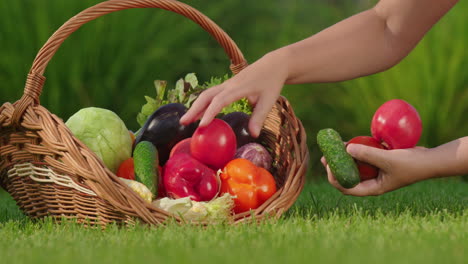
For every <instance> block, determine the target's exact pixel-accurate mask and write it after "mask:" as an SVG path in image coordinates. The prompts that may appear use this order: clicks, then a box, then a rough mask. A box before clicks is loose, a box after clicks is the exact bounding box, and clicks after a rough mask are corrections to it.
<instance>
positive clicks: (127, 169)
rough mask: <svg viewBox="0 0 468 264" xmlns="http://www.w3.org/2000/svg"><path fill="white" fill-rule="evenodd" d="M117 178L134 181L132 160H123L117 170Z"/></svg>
mask: <svg viewBox="0 0 468 264" xmlns="http://www.w3.org/2000/svg"><path fill="white" fill-rule="evenodd" d="M116 175H117V176H118V177H121V178H124V179H129V180H135V164H134V163H133V158H128V159H126V160H124V161H123V162H122V163H121V164H120V166H119V169H118V170H117V174H116Z"/></svg>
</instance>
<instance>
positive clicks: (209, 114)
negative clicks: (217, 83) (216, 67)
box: [199, 88, 243, 127]
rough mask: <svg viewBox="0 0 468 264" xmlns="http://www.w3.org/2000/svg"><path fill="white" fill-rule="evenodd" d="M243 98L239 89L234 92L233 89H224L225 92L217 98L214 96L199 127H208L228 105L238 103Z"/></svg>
mask: <svg viewBox="0 0 468 264" xmlns="http://www.w3.org/2000/svg"><path fill="white" fill-rule="evenodd" d="M242 97H243V96H242V91H241V90H239V89H237V90H234V91H233V89H227V88H224V90H223V91H222V92H220V93H218V94H217V95H216V96H214V97H213V99H212V100H211V102H210V103H209V105H208V107H207V108H206V110H205V113H204V114H203V117H202V119H201V121H200V124H199V126H202V127H203V126H206V125H208V124H209V123H210V122H211V121H212V120H213V118H215V116H216V115H217V114H218V113H219V112H221V110H222V109H223V108H224V107H225V106H226V105H229V104H230V103H232V102H234V101H237V100H239V99H241V98H242Z"/></svg>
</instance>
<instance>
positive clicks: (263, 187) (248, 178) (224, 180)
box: [221, 158, 276, 213]
mask: <svg viewBox="0 0 468 264" xmlns="http://www.w3.org/2000/svg"><path fill="white" fill-rule="evenodd" d="M275 192H276V183H275V179H274V178H273V176H272V175H271V174H270V173H269V172H268V171H267V170H265V169H264V168H261V167H257V166H255V165H254V164H253V163H252V162H250V161H249V160H246V159H242V158H239V159H234V160H231V161H230V162H229V163H228V164H226V166H225V167H224V170H223V172H222V173H221V193H230V194H231V195H233V196H235V197H236V198H234V203H235V207H234V212H235V213H242V212H246V211H248V210H250V209H256V208H258V207H259V206H260V205H262V204H263V203H264V202H265V201H266V200H268V199H269V198H270V197H271V196H273V194H274V193H275Z"/></svg>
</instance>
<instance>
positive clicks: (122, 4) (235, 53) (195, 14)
mask: <svg viewBox="0 0 468 264" xmlns="http://www.w3.org/2000/svg"><path fill="white" fill-rule="evenodd" d="M130 8H161V9H165V10H168V11H172V12H175V13H178V14H180V15H183V16H185V17H187V18H189V19H191V20H193V21H194V22H195V23H197V24H199V25H200V26H201V27H202V28H203V29H205V30H206V31H207V32H208V33H210V35H212V36H213V37H214V38H215V39H216V41H218V43H219V44H220V45H221V46H222V47H223V48H224V51H225V52H226V54H227V55H228V56H229V58H230V59H231V65H230V68H231V71H232V72H233V73H234V74H236V73H238V72H240V71H241V70H242V69H244V68H245V67H246V66H247V62H246V60H245V59H244V56H243V55H242V52H241V51H240V49H239V48H238V47H237V45H236V43H235V42H234V41H233V40H232V39H231V38H230V37H229V36H228V35H227V34H226V32H224V31H223V30H222V29H221V28H220V27H219V26H218V25H216V24H215V23H214V22H213V21H212V20H211V19H209V18H208V17H207V16H205V15H203V14H202V13H200V12H199V11H198V10H196V9H195V8H193V7H191V6H189V5H186V4H184V3H181V2H178V1H175V0H109V1H106V2H102V3H99V4H97V5H95V6H92V7H90V8H88V9H85V10H83V11H82V12H80V13H79V14H77V15H76V16H74V17H72V18H71V19H70V20H68V21H67V22H66V23H65V24H63V25H62V26H61V27H60V28H59V29H58V30H57V31H56V32H55V33H54V34H53V35H52V36H51V37H50V38H49V39H48V40H47V42H46V43H45V44H44V46H43V47H42V48H41V49H40V50H39V52H38V54H37V56H36V58H35V59H34V62H33V65H32V67H31V70H30V71H29V74H28V76H27V79H26V85H25V88H24V94H23V96H22V97H21V99H20V100H19V101H18V102H17V103H16V107H15V111H14V113H13V116H12V123H13V124H15V125H19V121H20V119H21V117H22V115H23V113H24V111H25V110H26V109H27V108H28V107H29V106H30V105H33V104H39V97H40V95H41V92H42V87H43V85H44V81H45V77H44V76H43V74H44V72H45V69H46V67H47V64H48V63H49V61H50V60H51V59H52V57H53V56H54V54H55V53H56V52H57V50H58V49H59V47H60V45H61V44H62V43H63V41H65V39H67V37H68V36H70V35H71V34H72V33H73V32H74V31H76V30H77V29H79V28H80V27H81V26H82V25H84V24H85V23H87V22H89V21H91V20H94V19H96V18H98V17H100V16H103V15H105V14H108V13H112V12H116V11H120V10H124V9H130Z"/></svg>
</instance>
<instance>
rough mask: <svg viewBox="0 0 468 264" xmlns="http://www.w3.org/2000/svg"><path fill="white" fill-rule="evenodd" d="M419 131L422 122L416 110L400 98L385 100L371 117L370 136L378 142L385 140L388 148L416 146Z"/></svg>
mask: <svg viewBox="0 0 468 264" xmlns="http://www.w3.org/2000/svg"><path fill="white" fill-rule="evenodd" d="M421 132H422V122H421V118H420V117H419V114H418V111H416V109H415V108H414V107H413V106H412V105H410V104H409V103H407V102H406V101H404V100H401V99H393V100H390V101H387V102H386V103H384V104H383V105H381V106H380V107H379V109H377V111H376V112H375V114H374V117H373V118H372V123H371V133H372V136H373V137H374V138H375V139H377V140H378V141H379V142H385V143H386V144H387V145H388V147H389V149H404V148H412V147H414V146H416V144H417V143H418V141H419V138H420V137H421Z"/></svg>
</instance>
